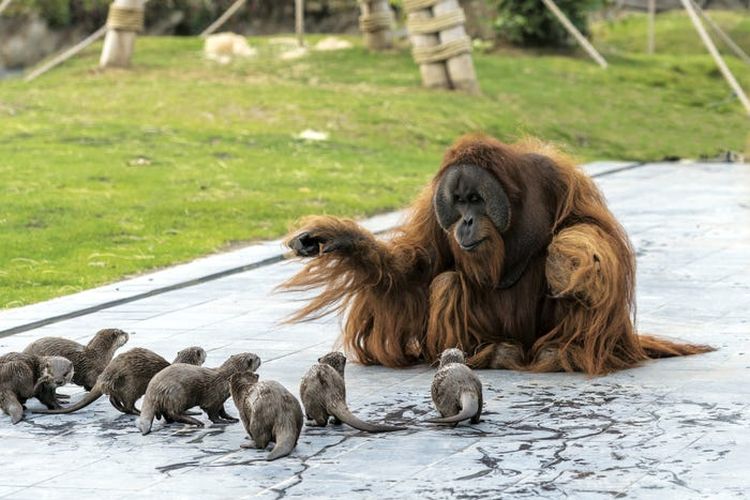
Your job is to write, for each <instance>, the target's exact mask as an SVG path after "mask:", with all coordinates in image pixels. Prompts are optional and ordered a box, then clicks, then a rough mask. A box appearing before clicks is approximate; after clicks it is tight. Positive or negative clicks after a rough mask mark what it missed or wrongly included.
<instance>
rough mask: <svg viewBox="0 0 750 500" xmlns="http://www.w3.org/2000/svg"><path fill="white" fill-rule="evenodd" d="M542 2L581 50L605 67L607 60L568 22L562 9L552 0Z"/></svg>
mask: <svg viewBox="0 0 750 500" xmlns="http://www.w3.org/2000/svg"><path fill="white" fill-rule="evenodd" d="M542 2H544V5H546V6H547V8H548V9H549V10H551V11H552V14H554V15H555V17H556V18H557V20H558V21H560V23H561V24H562V25H563V27H564V28H565V29H566V30H568V33H570V34H571V35H572V36H573V38H575V39H576V41H577V42H578V44H579V45H580V46H581V47H583V50H585V51H586V53H587V54H588V55H589V56H590V57H591V59H593V60H594V61H596V63H597V64H598V65H599V66H601V67H602V68H604V69H606V68H607V61H605V60H604V58H603V57H602V55H601V54H600V53H599V52H597V51H596V49H595V48H594V46H593V45H591V44H590V43H589V41H588V40H586V37H585V36H583V34H582V33H581V32H580V31H578V28H576V27H575V26H573V23H571V22H570V19H568V17H567V16H566V15H565V14H564V13H563V11H561V10H560V8H559V7H558V6H557V4H555V2H553V1H552V0H542Z"/></svg>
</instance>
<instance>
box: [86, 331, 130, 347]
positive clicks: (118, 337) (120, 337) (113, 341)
mask: <svg viewBox="0 0 750 500" xmlns="http://www.w3.org/2000/svg"><path fill="white" fill-rule="evenodd" d="M129 339H130V335H128V333H127V332H124V331H122V330H120V329H118V328H105V329H104V330H99V331H98V332H96V335H94V338H93V339H91V342H89V344H88V346H87V347H88V348H89V349H93V350H97V351H98V350H101V351H112V352H114V351H115V350H117V349H119V348H120V347H122V346H124V345H125V344H126V343H127V342H128V340H129Z"/></svg>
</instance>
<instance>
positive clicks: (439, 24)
mask: <svg viewBox="0 0 750 500" xmlns="http://www.w3.org/2000/svg"><path fill="white" fill-rule="evenodd" d="M465 22H466V16H465V15H464V10H463V9H458V10H454V11H451V12H446V13H445V14H441V15H439V16H435V17H433V18H431V19H410V20H408V21H407V22H406V29H407V30H409V33H414V34H424V33H440V32H441V31H443V30H445V29H448V28H452V27H454V26H459V25H462V24H464V23H465Z"/></svg>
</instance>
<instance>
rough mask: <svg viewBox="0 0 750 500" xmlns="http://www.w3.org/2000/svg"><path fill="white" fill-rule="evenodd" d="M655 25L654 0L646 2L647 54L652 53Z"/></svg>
mask: <svg viewBox="0 0 750 500" xmlns="http://www.w3.org/2000/svg"><path fill="white" fill-rule="evenodd" d="M655 25H656V0H648V48H647V52H648V53H649V54H653V53H654V45H655V38H654V36H655Z"/></svg>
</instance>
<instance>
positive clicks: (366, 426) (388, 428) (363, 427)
mask: <svg viewBox="0 0 750 500" xmlns="http://www.w3.org/2000/svg"><path fill="white" fill-rule="evenodd" d="M328 412H329V413H330V414H331V415H333V416H334V417H336V418H338V419H339V420H341V421H342V422H344V423H345V424H347V425H351V426H352V427H354V428H355V429H359V430H360V431H365V432H394V431H403V430H404V427H397V426H395V425H385V424H372V423H370V422H365V421H364V420H360V419H359V418H357V417H356V416H354V414H353V413H352V412H351V411H350V410H349V408H347V407H346V405H345V404H337V405H335V406H334V407H333V408H329V409H328Z"/></svg>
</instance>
